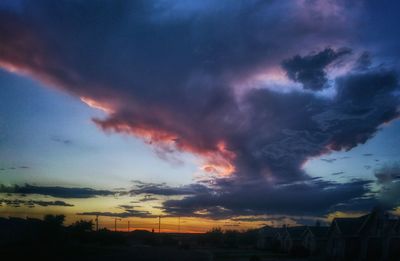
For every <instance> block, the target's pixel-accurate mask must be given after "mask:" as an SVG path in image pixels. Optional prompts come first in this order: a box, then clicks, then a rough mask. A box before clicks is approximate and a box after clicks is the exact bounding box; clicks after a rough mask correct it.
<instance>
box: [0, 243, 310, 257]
mask: <svg viewBox="0 0 400 261" xmlns="http://www.w3.org/2000/svg"><path fill="white" fill-rule="evenodd" d="M0 256H1V257H2V260H32V259H34V260H74V261H79V260H97V261H102V260H107V261H110V260H111V261H114V260H132V261H150V260H154V261H181V260H182V261H183V260H185V261H188V260H189V261H190V260H193V261H203V260H205V261H208V260H213V261H223V260H224V261H225V260H231V261H249V260H252V261H253V260H254V261H256V260H264V261H266V260H268V261H269V260H271V261H272V260H286V261H289V260H308V259H291V258H289V257H286V256H283V255H281V256H280V255H276V254H272V253H268V252H263V251H257V250H251V249H215V248H199V249H181V248H178V247H173V246H169V247H162V246H145V245H140V246H139V245H138V246H104V247H101V246H68V247H56V248H54V247H53V248H48V247H43V248H40V247H35V248H31V247H29V246H27V247H24V248H21V247H9V248H7V249H1V250H0Z"/></svg>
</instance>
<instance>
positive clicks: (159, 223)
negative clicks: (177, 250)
mask: <svg viewBox="0 0 400 261" xmlns="http://www.w3.org/2000/svg"><path fill="white" fill-rule="evenodd" d="M160 233H161V216H158V234H160Z"/></svg>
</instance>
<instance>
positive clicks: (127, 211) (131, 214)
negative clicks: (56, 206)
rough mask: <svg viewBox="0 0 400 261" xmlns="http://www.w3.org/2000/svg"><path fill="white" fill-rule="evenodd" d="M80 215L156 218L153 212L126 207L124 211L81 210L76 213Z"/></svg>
mask: <svg viewBox="0 0 400 261" xmlns="http://www.w3.org/2000/svg"><path fill="white" fill-rule="evenodd" d="M76 214H77V215H80V216H103V217H116V218H130V217H141V218H154V217H157V216H156V215H153V214H151V213H150V212H148V211H141V210H135V209H125V211H124V212H99V211H93V212H80V213H76Z"/></svg>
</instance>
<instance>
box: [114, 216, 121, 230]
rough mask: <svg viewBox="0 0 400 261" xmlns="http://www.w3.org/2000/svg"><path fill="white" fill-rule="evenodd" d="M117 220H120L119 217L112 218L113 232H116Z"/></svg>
mask: <svg viewBox="0 0 400 261" xmlns="http://www.w3.org/2000/svg"><path fill="white" fill-rule="evenodd" d="M117 220H118V221H120V220H121V219H120V218H114V232H117Z"/></svg>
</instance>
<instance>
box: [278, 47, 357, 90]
mask: <svg viewBox="0 0 400 261" xmlns="http://www.w3.org/2000/svg"><path fill="white" fill-rule="evenodd" d="M350 53H351V50H350V49H339V50H338V51H335V50H332V49H331V48H327V49H325V50H323V51H321V52H319V53H316V54H311V55H307V56H303V57H302V56H300V55H296V56H294V57H293V58H291V59H288V60H284V61H283V63H282V67H283V68H284V69H285V70H286V72H287V75H288V77H289V79H291V80H293V81H295V82H300V83H301V84H303V88H304V89H310V90H313V91H319V90H322V89H324V88H327V87H328V86H327V85H326V82H327V80H328V79H327V77H326V72H325V68H326V67H327V66H328V65H330V64H332V63H333V62H334V61H335V60H337V59H339V58H340V57H342V56H344V55H346V54H350Z"/></svg>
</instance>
